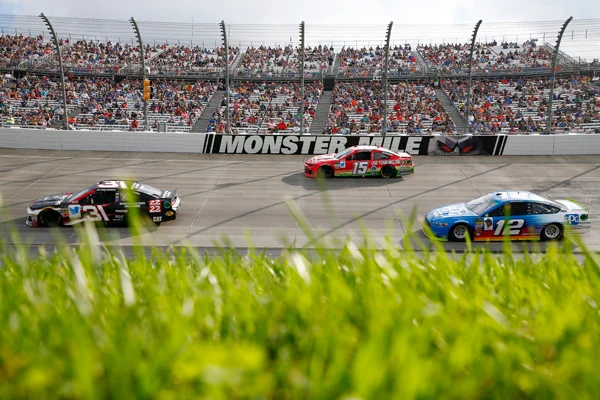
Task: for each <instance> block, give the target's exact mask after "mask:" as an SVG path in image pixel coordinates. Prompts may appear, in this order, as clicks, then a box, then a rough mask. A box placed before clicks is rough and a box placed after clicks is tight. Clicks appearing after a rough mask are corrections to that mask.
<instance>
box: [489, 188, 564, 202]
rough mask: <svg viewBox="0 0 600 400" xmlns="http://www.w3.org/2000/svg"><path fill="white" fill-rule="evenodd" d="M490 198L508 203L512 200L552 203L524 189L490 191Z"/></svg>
mask: <svg viewBox="0 0 600 400" xmlns="http://www.w3.org/2000/svg"><path fill="white" fill-rule="evenodd" d="M490 195H491V197H492V200H494V201H496V202H498V203H508V202H512V201H525V202H527V201H536V202H542V203H553V202H552V201H551V200H549V199H547V198H545V197H542V196H540V195H537V194H535V193H531V192H524V191H516V190H512V191H502V192H492V193H490Z"/></svg>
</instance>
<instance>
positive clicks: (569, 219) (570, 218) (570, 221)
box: [565, 214, 579, 225]
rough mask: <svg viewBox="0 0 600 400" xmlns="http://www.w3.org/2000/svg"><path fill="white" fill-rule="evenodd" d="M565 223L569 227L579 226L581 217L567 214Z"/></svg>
mask: <svg viewBox="0 0 600 400" xmlns="http://www.w3.org/2000/svg"><path fill="white" fill-rule="evenodd" d="M565 222H566V223H567V225H579V215H578V214H567V215H565Z"/></svg>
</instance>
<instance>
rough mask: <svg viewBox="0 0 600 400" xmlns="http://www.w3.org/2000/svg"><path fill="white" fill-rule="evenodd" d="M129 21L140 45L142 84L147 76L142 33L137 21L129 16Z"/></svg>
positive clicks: (146, 113) (145, 127) (146, 125)
mask: <svg viewBox="0 0 600 400" xmlns="http://www.w3.org/2000/svg"><path fill="white" fill-rule="evenodd" d="M129 22H130V23H131V25H132V26H133V30H134V32H135V37H136V38H137V41H138V45H139V46H140V56H141V57H142V85H143V84H144V82H145V81H146V79H147V78H148V71H147V70H146V58H145V56H144V42H143V41H142V35H141V34H140V30H139V28H138V25H137V22H135V19H134V18H133V17H131V18H130V19H129ZM143 99H144V130H145V131H146V132H147V131H149V130H150V125H149V124H148V100H146V96H143Z"/></svg>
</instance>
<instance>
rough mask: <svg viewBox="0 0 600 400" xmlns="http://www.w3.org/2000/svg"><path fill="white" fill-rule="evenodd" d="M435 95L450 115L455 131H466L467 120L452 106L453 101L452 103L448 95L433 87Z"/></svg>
mask: <svg viewBox="0 0 600 400" xmlns="http://www.w3.org/2000/svg"><path fill="white" fill-rule="evenodd" d="M435 95H436V97H437V98H438V100H439V101H440V103H442V105H443V106H444V108H445V109H446V112H447V113H448V115H449V116H450V119H452V122H453V123H454V126H456V132H457V133H466V132H467V121H466V120H465V119H464V118H463V117H462V116H461V115H460V113H459V112H458V110H457V109H456V107H454V103H452V101H451V100H450V98H449V97H448V95H447V94H446V93H445V92H444V91H443V90H442V89H440V88H435Z"/></svg>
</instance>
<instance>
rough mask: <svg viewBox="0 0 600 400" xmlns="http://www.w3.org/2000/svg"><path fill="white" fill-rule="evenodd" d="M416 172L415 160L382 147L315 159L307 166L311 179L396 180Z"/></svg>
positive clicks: (359, 149)
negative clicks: (377, 178) (341, 177)
mask: <svg viewBox="0 0 600 400" xmlns="http://www.w3.org/2000/svg"><path fill="white" fill-rule="evenodd" d="M414 172H415V167H414V165H413V160H412V156H411V155H410V154H408V153H395V152H393V151H391V150H388V149H386V148H384V147H381V146H353V147H349V148H347V149H346V150H344V151H342V152H341V153H337V154H325V155H322V156H315V157H313V158H311V159H309V160H307V161H306V162H305V163H304V175H306V176H308V177H309V178H315V177H321V178H333V177H334V176H381V177H382V178H386V179H388V178H393V177H396V176H403V175H410V174H413V173H414Z"/></svg>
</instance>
